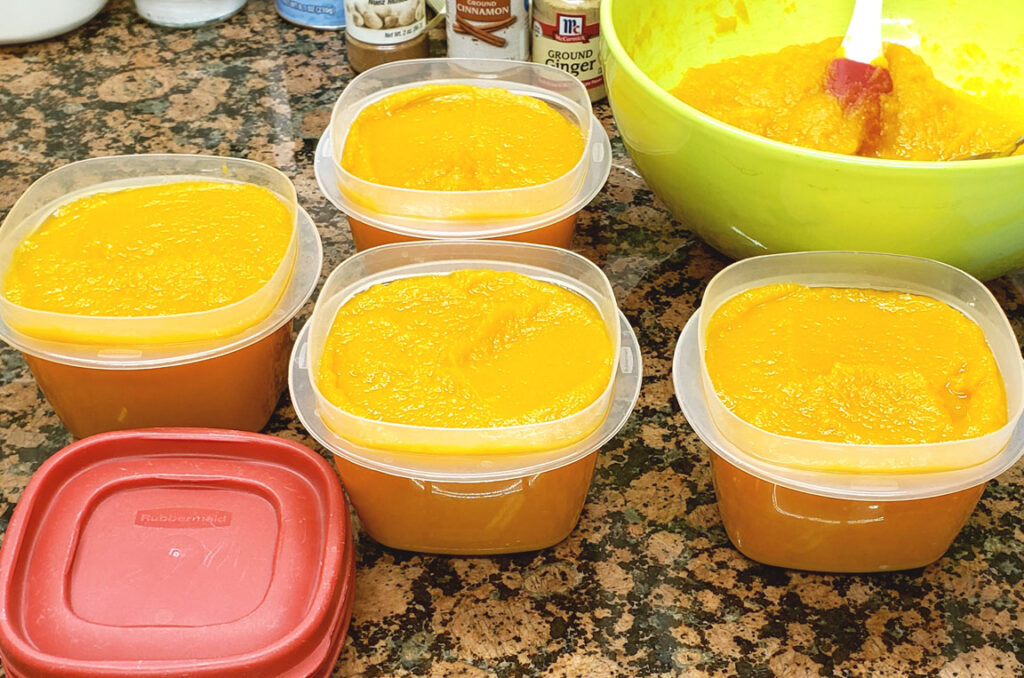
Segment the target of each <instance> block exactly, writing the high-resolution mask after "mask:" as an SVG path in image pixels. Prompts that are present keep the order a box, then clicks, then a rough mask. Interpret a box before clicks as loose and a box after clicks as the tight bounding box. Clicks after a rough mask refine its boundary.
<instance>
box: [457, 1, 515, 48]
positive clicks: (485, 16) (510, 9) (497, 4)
mask: <svg viewBox="0 0 1024 678" xmlns="http://www.w3.org/2000/svg"><path fill="white" fill-rule="evenodd" d="M447 13H448V22H447V24H448V30H447V38H448V56H450V57H473V58H476V57H480V58H487V59H514V60H516V61H526V60H528V59H529V58H530V5H529V0H448V2H447Z"/></svg>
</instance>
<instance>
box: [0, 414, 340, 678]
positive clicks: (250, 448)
mask: <svg viewBox="0 0 1024 678" xmlns="http://www.w3.org/2000/svg"><path fill="white" fill-rule="evenodd" d="M354 575H355V560H354V557H353V553H352V541H351V533H350V528H349V519H348V510H347V507H346V505H345V499H344V497H343V496H342V492H341V485H340V483H339V482H338V479H337V477H336V476H335V474H334V471H333V470H332V469H331V467H330V466H329V465H328V464H327V462H325V461H324V460H323V459H322V458H321V457H320V456H319V455H317V454H315V453H314V452H312V451H311V450H309V449H308V448H306V447H303V446H302V445H299V444H297V443H293V442H289V441H286V440H282V439H280V438H274V437H271V436H266V435H259V434H255V433H241V432H236V431H222V430H213V429H151V430H144V431H121V432H116V433H106V434H102V435H97V436H93V437H91V438H86V439H84V440H81V441H79V442H77V443H74V444H73V445H70V446H68V447H66V448H65V449H64V450H62V451H60V452H59V453H57V454H56V455H54V456H53V457H52V458H51V459H49V460H48V461H47V462H46V463H45V464H43V465H42V467H40V469H39V470H38V471H37V472H36V474H35V475H34V476H33V478H32V480H31V481H30V482H29V484H28V487H27V488H26V489H25V493H24V494H23V495H22V498H21V501H19V502H18V506H17V510H16V511H15V513H14V516H13V518H12V520H11V523H10V527H9V528H8V531H7V536H6V538H5V540H4V543H3V547H2V549H0V656H2V658H3V661H4V665H5V667H6V669H7V672H8V674H9V675H10V676H12V677H18V676H26V677H28V676H31V677H32V678H37V677H39V678H44V677H50V676H53V677H57V676H60V677H62V678H63V677H66V676H81V677H85V676H89V677H90V678H96V677H106V676H129V675H130V676H196V677H199V676H203V677H214V676H216V677H221V676H243V675H245V676H275V677H278V676H281V677H284V676H296V677H298V676H302V677H303V678H306V677H308V676H329V675H330V672H331V669H332V668H333V664H334V662H335V661H336V659H337V656H338V653H339V651H340V649H341V644H342V641H343V639H344V634H345V631H346V629H347V625H348V619H349V616H350V614H351V606H352V598H353V595H354V584H353V580H354Z"/></svg>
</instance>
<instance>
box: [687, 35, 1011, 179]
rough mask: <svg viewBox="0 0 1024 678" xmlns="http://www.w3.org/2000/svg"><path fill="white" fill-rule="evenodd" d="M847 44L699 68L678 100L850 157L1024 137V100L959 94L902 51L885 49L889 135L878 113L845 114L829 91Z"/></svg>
mask: <svg viewBox="0 0 1024 678" xmlns="http://www.w3.org/2000/svg"><path fill="white" fill-rule="evenodd" d="M840 41H841V39H840V38H831V39H828V40H824V41H822V42H818V43H814V44H809V45H794V46H790V47H786V48H785V49H783V50H781V51H779V52H776V53H773V54H758V55H754V56H740V57H736V58H733V59H727V60H725V61H721V62H718V63H714V64H709V65H707V66H702V67H700V68H693V69H690V70H688V71H686V72H685V73H684V74H683V77H682V80H681V81H680V82H679V84H678V85H677V86H676V87H675V88H674V89H673V90H672V94H674V95H675V96H676V97H678V98H679V99H681V100H682V101H684V102H686V103H688V104H689V105H691V106H693V107H694V108H696V109H698V110H700V111H702V112H704V113H706V114H708V115H710V116H712V117H714V118H717V119H718V120H721V121H723V122H726V123H728V124H730V125H734V126H736V127H739V128H740V129H743V130H746V131H748V132H753V133H755V134H759V135H761V136H764V137H767V138H769V139H774V140H776V141H781V142H784V143H789V144H794V145H796V146H803V147H806V148H813V149H817V150H822V151H831V152H833V153H844V154H848V155H863V156H868V157H878V158H888V159H894V160H950V159H954V158H962V157H964V156H967V155H972V154H976V153H985V152H989V151H994V150H998V149H1002V148H1004V147H1007V146H1008V145H1009V144H1010V143H1011V142H1012V141H1013V140H1015V139H1017V138H1018V137H1020V136H1021V135H1022V134H1024V102H1021V101H1020V100H1019V99H1016V98H1011V97H998V98H997V97H974V96H971V95H968V94H967V93H965V92H963V91H960V90H956V89H953V88H951V87H949V86H947V85H945V84H943V83H942V82H939V81H938V80H937V79H936V78H935V76H934V75H933V73H932V70H931V69H930V68H929V67H928V66H927V64H925V62H924V60H923V59H921V57H919V56H918V55H916V54H914V53H913V52H912V51H910V50H909V49H907V48H906V47H903V46H901V45H893V44H887V45H885V58H886V60H887V61H888V68H889V72H890V75H891V76H892V82H893V89H892V92H890V93H888V94H883V95H881V114H880V132H879V130H878V129H877V128H878V122H879V120H878V118H879V115H878V113H877V109H875V112H872V108H871V107H868V106H855V107H852V108H850V109H849V110H845V111H844V109H843V107H842V106H841V105H840V103H839V101H838V100H837V99H836V97H835V96H833V95H832V94H831V93H830V92H828V91H827V90H826V73H827V70H828V66H829V63H830V62H831V61H832V60H833V59H834V58H835V57H836V54H837V50H838V49H839V44H840ZM872 116H873V117H872ZM1022 152H1024V151H1020V150H1018V153H1022Z"/></svg>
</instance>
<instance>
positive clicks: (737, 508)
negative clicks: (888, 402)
mask: <svg viewBox="0 0 1024 678" xmlns="http://www.w3.org/2000/svg"><path fill="white" fill-rule="evenodd" d="M783 281H786V282H796V283H800V284H804V285H813V286H830V287H860V288H873V289H887V290H900V291H906V292H912V293H915V294H923V295H927V296H930V297H933V298H936V299H939V300H941V301H943V302H945V303H947V304H949V305H950V306H952V307H954V308H956V309H957V310H959V311H961V312H962V313H964V314H965V315H966V316H967V317H969V318H970V319H972V320H973V321H975V322H976V323H978V325H979V326H980V327H981V328H982V330H984V332H985V336H986V339H987V340H988V343H989V346H990V348H991V349H992V351H993V354H994V355H995V357H996V361H997V363H998V365H999V369H1000V371H1001V372H1002V376H1003V380H1004V382H1005V384H1006V391H1007V404H1008V408H1009V418H1010V422H1009V423H1008V424H1007V426H1006V427H1004V429H1001V430H1000V431H999V432H997V434H990V435H989V436H984V437H980V438H975V439H973V441H952V442H945V443H936V444H932V445H855V446H851V445H837V444H835V443H825V442H818V441H808V440H800V439H795V438H787V437H784V436H778V435H775V434H772V433H768V432H767V431H764V430H761V429H756V427H753V426H751V425H749V424H746V423H745V422H742V421H741V420H739V419H738V417H735V415H733V414H732V413H731V412H729V411H728V410H727V409H726V408H725V407H724V405H723V404H722V403H721V401H720V400H719V399H718V396H717V394H716V393H715V392H714V390H713V389H712V388H711V387H710V383H709V382H708V381H705V380H707V373H706V368H705V366H704V361H703V346H702V341H701V337H702V336H703V332H704V328H705V326H706V322H707V317H710V315H711V314H713V313H714V310H715V309H716V308H717V307H718V305H720V304H721V303H722V302H723V301H725V300H726V299H728V298H730V297H732V296H733V295H734V294H737V293H739V292H741V291H742V290H744V289H748V288H751V287H757V286H761V285H767V284H771V283H775V282H783ZM1022 372H1024V369H1022V363H1021V359H1020V354H1019V349H1018V348H1017V343H1016V340H1015V338H1014V335H1013V332H1012V331H1011V330H1010V327H1009V324H1008V322H1007V321H1006V317H1005V315H1004V314H1003V312H1002V310H1001V309H999V306H998V304H997V303H996V301H995V299H994V298H993V297H992V295H991V294H990V293H989V292H988V290H987V289H986V288H985V287H984V286H983V285H981V284H980V283H979V282H978V281H977V280H975V279H974V278H971V277H970V276H969V275H967V274H965V273H963V272H962V271H959V270H957V269H955V268H952V267H950V266H947V265H945V264H940V263H938V262H934V261H930V260H926V259H917V258H913V257H904V256H898V255H885V254H867V253H854V252H799V253H794V254H781V255H772V256H766V257H757V258H754V259H747V260H744V261H741V262H739V263H737V264H734V265H733V266H730V267H729V268H727V269H725V270H724V271H722V272H721V273H720V274H719V276H717V277H716V278H715V279H714V280H712V282H711V283H710V284H709V285H708V288H707V290H706V292H705V296H704V300H703V303H702V306H701V310H699V311H698V312H697V313H695V314H694V316H693V317H691V319H690V320H689V322H688V323H687V325H686V328H685V329H684V330H683V333H682V335H681V336H680V338H679V342H678V344H677V345H676V351H675V357H674V360H673V382H674V384H675V391H676V397H677V398H678V400H679V404H680V407H681V408H682V410H683V413H684V415H685V416H686V419H687V421H688V422H689V423H690V426H691V427H692V428H693V430H694V432H695V433H697V435H698V436H699V437H700V438H701V440H703V441H704V442H705V444H707V445H708V447H710V448H711V468H712V475H713V478H714V482H715V491H716V494H717V496H718V506H719V511H720V513H721V516H722V522H723V524H724V525H725V529H726V532H727V533H728V535H729V538H730V539H731V540H732V542H733V544H734V545H735V546H736V548H738V549H739V550H740V551H741V552H743V553H744V554H745V555H747V556H748V557H750V558H752V559H754V560H757V561H759V562H763V563H767V564H770V565H778V566H782V567H790V568H796V569H805V570H818V571H831V572H876V571H884V570H899V569H907V568H914V567H922V566H924V565H927V564H929V563H931V562H934V561H935V560H937V559H938V558H940V557H941V556H942V554H943V553H944V552H945V551H946V549H947V548H949V545H950V544H951V543H952V541H953V539H954V538H955V537H956V535H957V534H958V533H959V531H960V528H961V527H962V526H963V524H964V522H965V521H966V520H967V518H968V516H969V515H970V513H971V511H972V510H973V509H974V506H975V504H976V503H977V501H978V499H979V498H980V497H981V493H982V491H983V490H984V488H985V484H986V483H987V482H988V481H989V480H991V479H992V478H994V477H996V476H997V475H999V474H1000V473H1002V472H1003V471H1005V470H1007V469H1008V468H1010V467H1011V466H1012V465H1013V464H1014V463H1015V462H1016V461H1017V460H1018V459H1019V458H1020V456H1021V454H1022V452H1024V425H1022V424H1021V422H1020V412H1021V400H1022V387H1021V384H1022ZM719 422H721V423H719ZM964 443H968V444H964ZM970 443H973V444H970ZM852 448H855V449H852ZM915 448H916V449H915ZM924 448H927V449H924ZM921 452H926V453H928V454H929V455H930V457H932V458H940V459H943V458H944V459H947V460H948V461H949V465H950V466H958V468H952V469H950V470H944V471H930V472H914V471H913V467H912V466H910V465H909V463H912V462H913V460H914V459H918V460H920V459H922V458H923V455H920V454H919V453H921ZM832 454H842V455H843V458H844V459H847V458H851V459H852V458H858V456H856V455H859V458H860V459H862V460H864V464H865V468H871V467H872V465H873V466H874V467H875V468H877V467H878V464H879V462H880V461H882V460H885V459H890V460H891V459H892V458H898V459H899V458H902V459H907V460H910V462H908V465H906V466H904V467H903V468H901V469H899V470H895V471H890V472H868V471H858V472H848V473H841V472H829V471H820V470H815V469H813V468H808V467H806V466H805V467H803V468H800V467H794V466H792V465H789V464H785V463H778V462H779V460H783V461H784V460H786V459H791V458H792V459H800V460H806V459H810V458H813V457H814V456H815V455H818V456H819V457H826V456H827V455H832ZM898 455H903V456H898ZM959 455H962V456H959ZM766 458H769V459H772V460H775V461H774V462H772V461H766ZM954 461H955V462H956V463H954Z"/></svg>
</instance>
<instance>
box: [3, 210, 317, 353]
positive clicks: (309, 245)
mask: <svg viewBox="0 0 1024 678" xmlns="http://www.w3.org/2000/svg"><path fill="white" fill-rule="evenodd" d="M296 238H297V241H296V248H295V249H296V258H295V264H294V266H293V269H292V274H291V275H290V277H289V279H288V281H287V282H288V284H287V286H286V287H285V288H284V290H283V291H282V292H281V295H280V298H279V299H278V300H277V303H276V305H275V306H274V307H273V308H272V309H271V311H270V313H269V314H268V315H266V317H264V318H263V319H262V320H260V321H258V322H256V323H255V324H254V325H252V326H250V327H248V328H246V329H245V330H243V331H242V332H239V333H237V334H234V335H231V336H227V337H217V338H214V339H207V340H203V341H190V342H181V343H173V344H140V345H128V344H113V345H97V344H73V343H69V342H63V341H49V340H44V339H38V338H35V337H31V336H28V335H26V334H24V333H22V332H19V331H18V330H16V329H14V328H13V327H11V326H10V325H9V324H8V323H7V322H6V320H5V318H4V317H3V314H2V313H0V338H2V339H3V340H4V341H6V342H7V343H8V344H10V345H11V346H13V347H14V348H16V349H18V350H19V351H23V352H25V353H28V354H30V355H34V356H38V357H40V358H43V359H46V360H50V361H53V362H57V363H62V364H65V365H76V366H79V367H92V368H99V369H105V370H138V369H150V368H156V367H170V366H172V365H182V364H185V363H191V362H196V361H199V360H206V359H209V358H216V357H218V356H222V355H225V354H227V353H231V352H232V351H237V350H239V349H242V348H245V347H246V346H249V345H250V344H254V343H256V342H257V341H259V340H260V339H263V338H265V337H267V336H269V335H271V334H273V333H274V332H276V331H277V330H278V329H280V328H281V326H282V325H284V324H285V323H286V322H289V321H291V319H292V318H294V317H295V315H296V314H297V313H298V312H299V310H300V309H301V308H302V305H303V304H305V303H306V301H308V300H309V297H310V296H311V295H312V294H313V290H314V289H315V288H316V283H317V281H318V280H319V278H320V269H321V266H322V264H323V250H322V246H321V243H320V234H319V232H318V231H317V228H316V224H314V223H313V220H312V219H310V217H309V215H308V214H307V213H306V211H305V210H303V209H302V208H301V207H299V208H298V212H297V226H296ZM167 317H174V316H167Z"/></svg>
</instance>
